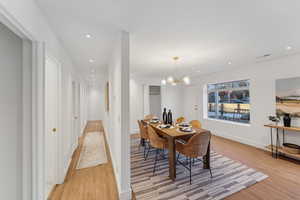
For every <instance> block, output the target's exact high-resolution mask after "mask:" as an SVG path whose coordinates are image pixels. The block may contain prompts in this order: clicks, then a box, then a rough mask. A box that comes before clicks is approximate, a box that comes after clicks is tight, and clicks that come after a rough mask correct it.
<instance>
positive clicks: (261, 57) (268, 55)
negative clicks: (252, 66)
mask: <svg viewBox="0 0 300 200" xmlns="http://www.w3.org/2000/svg"><path fill="white" fill-rule="evenodd" d="M270 56H272V54H264V55H262V56H258V57H256V59H263V58H268V57H270Z"/></svg>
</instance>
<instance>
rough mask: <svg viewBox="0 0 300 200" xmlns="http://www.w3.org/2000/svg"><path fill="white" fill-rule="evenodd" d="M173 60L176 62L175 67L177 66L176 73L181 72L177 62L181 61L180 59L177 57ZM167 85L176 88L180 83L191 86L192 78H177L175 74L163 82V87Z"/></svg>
mask: <svg viewBox="0 0 300 200" xmlns="http://www.w3.org/2000/svg"><path fill="white" fill-rule="evenodd" d="M172 59H173V60H174V66H175V67H174V68H175V69H174V72H175V73H176V72H178V70H179V69H178V67H177V62H178V60H179V57H178V56H175V57H173V58H172ZM167 83H169V84H171V85H173V86H176V85H177V84H180V83H183V84H185V85H189V84H191V80H190V77H189V76H187V75H185V76H183V77H180V76H176V74H173V75H170V76H168V78H167V80H166V79H162V80H161V84H162V85H166V84H167Z"/></svg>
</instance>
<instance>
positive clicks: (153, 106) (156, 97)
mask: <svg viewBox="0 0 300 200" xmlns="http://www.w3.org/2000/svg"><path fill="white" fill-rule="evenodd" d="M149 108H150V114H153V115H155V116H156V117H158V118H160V117H161V87H160V86H156V85H150V86H149Z"/></svg>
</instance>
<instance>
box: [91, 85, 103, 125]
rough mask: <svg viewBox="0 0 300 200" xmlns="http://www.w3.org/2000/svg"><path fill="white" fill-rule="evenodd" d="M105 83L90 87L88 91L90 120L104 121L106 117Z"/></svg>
mask: <svg viewBox="0 0 300 200" xmlns="http://www.w3.org/2000/svg"><path fill="white" fill-rule="evenodd" d="M104 95H105V83H100V84H96V85H94V86H90V87H89V89H88V119H89V120H103V119H104V115H105V102H104V101H105V96H104Z"/></svg>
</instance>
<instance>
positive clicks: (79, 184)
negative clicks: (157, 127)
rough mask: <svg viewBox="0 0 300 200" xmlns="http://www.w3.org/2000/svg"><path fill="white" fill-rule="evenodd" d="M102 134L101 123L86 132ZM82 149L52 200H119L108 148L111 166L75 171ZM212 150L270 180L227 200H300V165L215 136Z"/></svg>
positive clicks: (91, 125)
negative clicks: (255, 170) (99, 132)
mask: <svg viewBox="0 0 300 200" xmlns="http://www.w3.org/2000/svg"><path fill="white" fill-rule="evenodd" d="M99 130H103V128H102V125H101V123H100V122H96V123H95V122H90V123H89V124H88V126H87V128H86V130H85V132H88V131H99ZM83 137H84V136H83ZM132 137H138V135H134V136H132ZM82 140H83V138H81V139H80V144H82ZM80 148H81V145H80V146H79V148H78V149H77V151H76V152H75V153H74V156H73V161H72V163H71V166H70V170H69V173H68V176H67V178H66V182H65V183H64V184H63V185H59V186H57V187H56V189H55V191H54V192H53V195H52V196H51V200H117V199H118V192H117V186H116V182H115V178H114V173H113V168H112V163H111V158H110V153H109V149H108V146H106V148H107V152H108V159H109V163H108V164H104V165H100V166H97V167H93V168H89V169H83V170H75V166H76V163H77V160H78V158H79V152H80ZM212 149H213V150H214V151H216V152H218V153H220V154H223V155H225V156H227V157H229V158H231V159H234V160H238V161H240V162H242V163H244V164H246V165H248V166H249V167H252V168H255V169H257V170H259V171H261V172H263V173H265V174H267V175H268V176H269V178H268V179H266V180H264V181H262V182H260V183H257V184H255V185H254V186H251V187H250V188H248V189H245V190H242V191H241V192H238V193H236V194H233V195H232V196H230V197H228V198H226V199H227V200H244V199H245V200H283V199H284V200H300V189H299V186H300V164H299V162H296V161H291V160H288V159H274V158H272V157H271V155H270V153H269V152H266V151H263V150H260V149H256V148H254V147H251V146H247V145H243V144H240V143H238V142H234V141H231V140H227V139H224V138H220V137H216V136H214V137H213V138H212ZM133 200H135V198H134V194H133Z"/></svg>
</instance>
